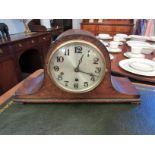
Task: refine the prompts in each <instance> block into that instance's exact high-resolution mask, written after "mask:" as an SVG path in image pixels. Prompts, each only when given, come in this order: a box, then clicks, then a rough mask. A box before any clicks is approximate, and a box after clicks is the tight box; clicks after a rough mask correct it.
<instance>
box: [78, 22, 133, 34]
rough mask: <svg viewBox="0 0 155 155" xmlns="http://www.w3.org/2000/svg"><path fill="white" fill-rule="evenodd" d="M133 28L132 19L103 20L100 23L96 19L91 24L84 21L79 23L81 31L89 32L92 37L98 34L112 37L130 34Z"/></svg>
mask: <svg viewBox="0 0 155 155" xmlns="http://www.w3.org/2000/svg"><path fill="white" fill-rule="evenodd" d="M133 26H134V24H133V20H132V19H130V20H128V19H103V20H101V22H99V20H97V19H95V20H94V21H93V22H90V21H89V20H88V19H87V20H86V19H84V20H83V21H82V23H81V29H83V30H87V31H90V32H92V33H93V34H94V35H98V34H100V33H108V34H110V35H112V36H113V35H115V34H117V33H125V34H132V32H133Z"/></svg>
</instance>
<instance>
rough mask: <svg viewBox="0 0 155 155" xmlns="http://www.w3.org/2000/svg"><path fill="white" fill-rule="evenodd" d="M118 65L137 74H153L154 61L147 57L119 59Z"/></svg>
mask: <svg viewBox="0 0 155 155" xmlns="http://www.w3.org/2000/svg"><path fill="white" fill-rule="evenodd" d="M119 66H120V67H121V68H122V69H124V70H126V71H128V72H130V73H134V74H137V75H143V76H155V62H154V61H152V60H148V59H138V58H131V59H125V60H121V61H120V62H119Z"/></svg>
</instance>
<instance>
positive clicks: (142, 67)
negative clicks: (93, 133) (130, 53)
mask: <svg viewBox="0 0 155 155" xmlns="http://www.w3.org/2000/svg"><path fill="white" fill-rule="evenodd" d="M129 66H130V67H131V68H133V69H135V70H139V71H142V72H152V71H153V70H154V69H155V68H154V66H153V65H152V64H149V63H145V62H143V63H141V62H138V61H137V62H135V61H134V62H131V63H129Z"/></svg>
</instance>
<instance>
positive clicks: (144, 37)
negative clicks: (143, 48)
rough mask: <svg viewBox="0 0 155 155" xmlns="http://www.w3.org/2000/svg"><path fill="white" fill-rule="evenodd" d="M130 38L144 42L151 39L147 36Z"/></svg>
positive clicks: (130, 36) (132, 36)
mask: <svg viewBox="0 0 155 155" xmlns="http://www.w3.org/2000/svg"><path fill="white" fill-rule="evenodd" d="M128 38H130V39H136V40H143V41H145V40H148V39H149V37H147V36H139V35H129V36H128Z"/></svg>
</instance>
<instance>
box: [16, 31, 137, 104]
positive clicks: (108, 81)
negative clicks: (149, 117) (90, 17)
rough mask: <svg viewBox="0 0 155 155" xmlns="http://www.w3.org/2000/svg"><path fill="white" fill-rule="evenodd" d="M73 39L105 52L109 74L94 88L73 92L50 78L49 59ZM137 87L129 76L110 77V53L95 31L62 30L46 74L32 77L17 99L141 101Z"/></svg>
mask: <svg viewBox="0 0 155 155" xmlns="http://www.w3.org/2000/svg"><path fill="white" fill-rule="evenodd" d="M70 40H84V41H87V42H90V43H92V44H94V45H95V46H96V47H97V48H98V49H99V50H100V51H101V52H102V54H103V56H104V58H105V64H106V73H105V76H104V78H103V80H102V82H101V83H100V84H99V85H98V86H97V87H96V88H95V89H93V90H91V91H89V92H85V93H71V92H66V91H64V90H61V89H60V88H58V87H57V86H56V85H55V83H54V82H53V80H51V79H50V77H49V75H48V70H47V68H48V67H47V64H48V58H49V56H50V55H51V53H52V52H53V51H54V49H56V48H57V47H58V46H59V45H61V44H62V43H64V42H66V41H70ZM139 98H140V97H139V95H138V93H137V90H136V88H135V87H134V86H133V85H132V84H131V82H130V81H129V80H128V79H126V78H118V77H113V76H111V62H110V58H109V53H108V51H107V49H106V48H105V47H104V45H103V44H102V43H101V42H100V41H99V40H98V39H96V38H95V36H94V35H93V34H91V33H90V32H87V31H83V30H68V31H66V32H64V33H62V34H61V35H60V36H59V37H58V39H57V40H56V41H55V42H54V43H53V44H52V46H51V48H50V50H49V52H48V55H47V58H46V62H45V67H44V74H41V75H40V76H38V77H34V78H31V79H29V80H27V81H25V82H24V83H23V86H22V87H20V88H19V90H17V92H16V94H15V96H14V100H15V101H16V102H31V103H53V102H56V103H61V102H78V103H79V102H101V103H102V102H106V103H110V102H112V103H115V102H136V103H137V102H139V101H140V99H139Z"/></svg>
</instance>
